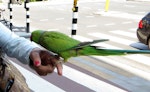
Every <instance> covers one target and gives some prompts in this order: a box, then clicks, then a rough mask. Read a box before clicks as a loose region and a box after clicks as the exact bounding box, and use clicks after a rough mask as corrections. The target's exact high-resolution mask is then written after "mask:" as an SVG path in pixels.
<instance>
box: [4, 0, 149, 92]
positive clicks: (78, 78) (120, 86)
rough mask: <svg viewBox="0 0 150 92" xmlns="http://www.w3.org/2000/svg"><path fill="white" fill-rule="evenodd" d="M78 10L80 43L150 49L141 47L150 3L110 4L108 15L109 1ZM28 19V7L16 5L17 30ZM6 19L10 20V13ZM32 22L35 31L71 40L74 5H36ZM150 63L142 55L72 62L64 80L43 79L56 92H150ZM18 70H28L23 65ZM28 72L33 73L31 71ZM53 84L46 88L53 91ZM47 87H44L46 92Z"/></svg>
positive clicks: (94, 2) (89, 3) (83, 3)
mask: <svg viewBox="0 0 150 92" xmlns="http://www.w3.org/2000/svg"><path fill="white" fill-rule="evenodd" d="M78 6H79V12H78V14H79V17H78V30H77V35H76V37H75V39H78V40H81V41H87V40H93V39H101V38H107V39H110V41H108V42H104V43H100V44H96V45H98V46H102V47H106V48H117V49H135V48H133V47H131V46H130V45H131V44H134V45H136V46H139V47H141V48H146V47H147V46H144V45H141V44H137V42H138V40H137V37H136V29H137V26H138V22H139V20H140V19H141V18H142V17H143V16H144V15H145V14H146V13H148V12H149V3H148V2H135V1H134V2H133V1H127V2H126V1H117V0H113V1H111V2H110V6H109V11H108V12H105V9H104V7H105V1H104V0H103V1H101V0H88V1H87V0H86V1H85V0H81V1H80V2H79V5H78ZM25 13H26V12H25V9H24V8H23V5H21V6H20V5H14V8H13V15H14V17H13V23H14V25H15V26H25V24H26V16H25ZM5 16H6V17H5V18H7V19H9V12H8V10H7V12H6V13H5ZM30 20H31V24H30V29H31V31H33V30H35V29H43V30H54V31H60V32H63V33H65V34H67V35H71V26H72V24H71V23H72V2H70V1H61V2H60V1H59V0H56V1H54V0H52V1H49V2H43V3H36V4H35V3H30ZM148 60H149V55H141V54H138V55H126V56H109V57H95V56H94V57H93V56H92V57H78V58H71V59H70V60H69V62H68V63H66V64H65V65H64V75H63V77H60V76H58V75H57V74H56V73H53V74H51V75H48V76H45V77H42V78H43V79H45V80H46V82H48V83H50V84H53V85H55V86H56V87H57V88H54V87H53V86H51V88H53V92H57V91H58V90H59V92H61V91H62V92H63V91H67V92H81V91H82V92H93V91H96V92H116V91H117V92H149V91H150V77H149V75H150V71H149V70H150V68H149V66H150V63H149V61H148ZM14 61H16V60H14ZM17 64H19V65H21V66H24V65H22V64H21V63H18V62H17ZM25 68H27V69H28V70H29V71H32V70H31V69H30V68H28V66H25ZM70 68H71V69H70ZM32 72H33V71H32ZM91 77H92V78H91ZM30 79H32V77H30ZM30 79H29V80H30ZM37 80H39V79H37ZM30 81H31V80H30ZM32 83H33V82H32ZM32 83H31V84H32ZM31 84H29V86H30V87H31V90H33V91H35V92H41V91H36V90H37V89H35V88H34V86H32V85H36V82H34V83H33V84H32V85H31ZM50 84H45V85H46V87H47V85H50ZM45 85H43V84H42V83H41V87H42V86H45ZM32 88H33V89H32ZM51 88H49V90H46V89H48V88H43V89H42V88H41V89H40V87H39V89H38V90H45V91H42V92H49V91H51V90H52V89H51ZM59 88H60V89H59ZM54 89H56V90H57V91H56V90H54Z"/></svg>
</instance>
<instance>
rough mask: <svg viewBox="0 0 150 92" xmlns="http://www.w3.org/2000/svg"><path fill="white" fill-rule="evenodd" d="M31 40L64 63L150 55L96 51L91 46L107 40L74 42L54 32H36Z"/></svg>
mask: <svg viewBox="0 0 150 92" xmlns="http://www.w3.org/2000/svg"><path fill="white" fill-rule="evenodd" d="M31 40H32V41H34V42H36V43H38V44H40V45H41V46H43V47H44V48H46V49H48V50H50V51H52V52H54V53H57V54H58V55H59V56H61V57H62V58H64V60H65V61H67V59H69V58H70V57H76V56H89V55H98V56H108V55H125V54H138V53H140V54H150V50H115V49H97V48H96V47H94V46H91V44H93V43H97V42H103V41H107V39H101V40H94V41H93V42H83V43H81V42H80V41H78V40H75V39H73V38H71V37H69V36H67V35H65V34H63V33H60V32H56V31H42V30H36V31H34V32H32V34H31Z"/></svg>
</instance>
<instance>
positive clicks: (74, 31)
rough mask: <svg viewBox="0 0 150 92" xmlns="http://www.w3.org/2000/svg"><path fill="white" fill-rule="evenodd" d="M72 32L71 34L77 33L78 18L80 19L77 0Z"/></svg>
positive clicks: (74, 8) (75, 1) (75, 0)
mask: <svg viewBox="0 0 150 92" xmlns="http://www.w3.org/2000/svg"><path fill="white" fill-rule="evenodd" d="M72 18H73V19H72V33H71V35H72V36H73V35H76V31H77V19H78V6H77V0H74V7H73V17H72Z"/></svg>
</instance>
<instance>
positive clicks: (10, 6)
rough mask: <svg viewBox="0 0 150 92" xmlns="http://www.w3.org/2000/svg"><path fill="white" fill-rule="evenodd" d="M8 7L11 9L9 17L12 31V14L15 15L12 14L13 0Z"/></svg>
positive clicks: (10, 0)
mask: <svg viewBox="0 0 150 92" xmlns="http://www.w3.org/2000/svg"><path fill="white" fill-rule="evenodd" d="M8 9H9V11H10V16H9V18H10V26H9V28H10V30H11V31H12V26H13V24H12V15H13V14H12V0H9V3H8Z"/></svg>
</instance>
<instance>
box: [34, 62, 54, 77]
mask: <svg viewBox="0 0 150 92" xmlns="http://www.w3.org/2000/svg"><path fill="white" fill-rule="evenodd" d="M35 70H36V72H37V73H38V74H39V75H41V76H45V75H47V74H48V73H52V72H53V71H54V67H52V66H51V65H47V66H43V65H41V66H39V67H35Z"/></svg>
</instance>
